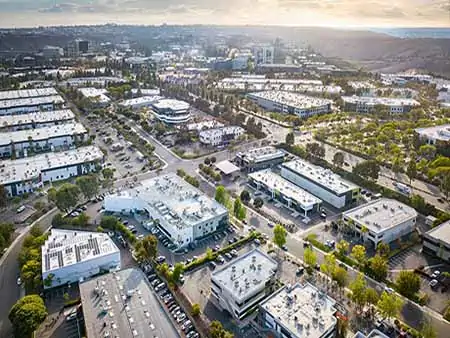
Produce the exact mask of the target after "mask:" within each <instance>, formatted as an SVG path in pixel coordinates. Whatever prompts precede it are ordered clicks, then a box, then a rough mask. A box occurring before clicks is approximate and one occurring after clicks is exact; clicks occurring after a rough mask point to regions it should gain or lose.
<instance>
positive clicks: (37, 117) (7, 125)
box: [0, 109, 75, 132]
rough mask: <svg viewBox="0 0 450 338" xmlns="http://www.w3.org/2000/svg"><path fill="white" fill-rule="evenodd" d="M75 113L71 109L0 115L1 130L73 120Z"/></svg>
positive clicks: (50, 124) (42, 125)
mask: <svg viewBox="0 0 450 338" xmlns="http://www.w3.org/2000/svg"><path fill="white" fill-rule="evenodd" d="M74 119H75V115H74V113H73V112H72V111H71V110H70V109H63V110H53V111H42V112H33V113H28V114H21V115H0V131H1V132H5V131H15V130H23V129H35V128H45V127H50V126H56V125H58V124H63V123H67V122H73V120H74Z"/></svg>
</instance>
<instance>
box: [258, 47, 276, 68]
mask: <svg viewBox="0 0 450 338" xmlns="http://www.w3.org/2000/svg"><path fill="white" fill-rule="evenodd" d="M253 56H254V58H255V63H256V64H257V65H258V64H260V63H273V60H274V56H275V48H274V47H273V46H256V47H254V48H253Z"/></svg>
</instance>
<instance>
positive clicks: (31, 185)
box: [0, 146, 104, 196]
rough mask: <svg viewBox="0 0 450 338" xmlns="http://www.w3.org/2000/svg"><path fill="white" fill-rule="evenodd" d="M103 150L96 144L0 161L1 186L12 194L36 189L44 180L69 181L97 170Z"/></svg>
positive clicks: (101, 159)
mask: <svg viewBox="0 0 450 338" xmlns="http://www.w3.org/2000/svg"><path fill="white" fill-rule="evenodd" d="M103 157H104V155H103V153H102V152H101V150H100V149H99V148H97V147H94V146H88V147H80V148H77V149H72V150H67V151H64V152H56V153H45V154H39V155H36V156H33V157H26V158H21V159H18V160H4V161H2V162H1V163H0V185H2V186H4V187H5V189H6V191H7V193H8V195H9V196H16V195H21V194H23V193H30V192H33V191H34V190H35V189H37V188H40V187H42V185H43V184H44V183H47V182H56V181H61V180H66V179H68V178H71V177H76V176H81V175H85V174H88V173H90V172H93V171H95V170H96V169H97V168H98V166H99V165H101V164H102V162H103Z"/></svg>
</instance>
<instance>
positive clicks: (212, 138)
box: [199, 126, 245, 146]
mask: <svg viewBox="0 0 450 338" xmlns="http://www.w3.org/2000/svg"><path fill="white" fill-rule="evenodd" d="M244 133H245V130H244V129H243V128H241V127H237V126H227V127H222V128H215V129H208V130H202V131H201V132H200V133H199V139H200V142H201V143H203V144H205V145H210V146H223V145H227V144H229V143H230V142H231V141H232V140H235V139H237V138H238V137H240V136H242V135H244Z"/></svg>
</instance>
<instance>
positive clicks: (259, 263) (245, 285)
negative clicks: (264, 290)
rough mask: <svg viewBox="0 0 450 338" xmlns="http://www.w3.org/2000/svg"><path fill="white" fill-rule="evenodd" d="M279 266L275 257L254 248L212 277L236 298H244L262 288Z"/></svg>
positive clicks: (215, 272) (217, 271)
mask: <svg viewBox="0 0 450 338" xmlns="http://www.w3.org/2000/svg"><path fill="white" fill-rule="evenodd" d="M277 268H278V263H277V262H276V261H275V260H274V259H273V258H271V257H270V256H268V255H267V254H265V253H263V252H262V251H260V250H259V249H253V250H251V251H248V252H247V253H245V254H243V255H241V256H238V257H237V258H235V259H234V260H232V261H230V262H229V263H228V264H226V265H225V266H223V267H222V268H221V269H218V270H216V271H214V272H213V273H212V275H211V279H212V280H213V281H214V282H215V283H216V284H217V285H219V286H220V287H221V288H222V289H227V290H228V292H229V293H230V294H231V295H233V298H234V299H236V300H244V299H247V298H248V297H249V296H250V295H252V294H253V293H254V292H255V290H259V289H261V286H262V285H264V284H265V283H266V282H267V281H269V280H270V279H271V278H272V277H273V276H274V275H275V272H276V270H277Z"/></svg>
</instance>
